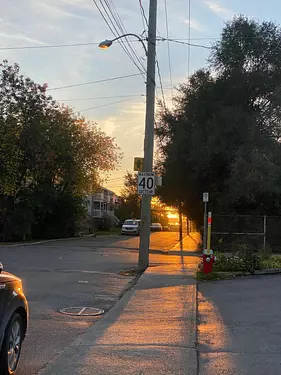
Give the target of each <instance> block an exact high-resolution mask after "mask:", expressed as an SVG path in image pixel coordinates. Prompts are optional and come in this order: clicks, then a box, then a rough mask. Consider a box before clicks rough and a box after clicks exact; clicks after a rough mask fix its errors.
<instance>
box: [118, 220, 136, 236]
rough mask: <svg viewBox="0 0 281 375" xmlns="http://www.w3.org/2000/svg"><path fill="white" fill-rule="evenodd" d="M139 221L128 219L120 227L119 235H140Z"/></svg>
mask: <svg viewBox="0 0 281 375" xmlns="http://www.w3.org/2000/svg"><path fill="white" fill-rule="evenodd" d="M140 223H141V221H140V220H134V219H128V220H125V222H124V224H123V225H122V229H121V234H134V235H137V236H138V235H139V234H140Z"/></svg>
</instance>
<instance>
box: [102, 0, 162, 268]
mask: <svg viewBox="0 0 281 375" xmlns="http://www.w3.org/2000/svg"><path fill="white" fill-rule="evenodd" d="M156 21H157V0H150V3H149V25H148V38H147V42H148V48H147V47H146V45H145V44H144V41H143V39H142V38H141V37H140V36H139V35H137V34H131V33H130V34H124V35H121V36H118V37H117V38H115V39H112V40H105V41H103V42H101V43H100V44H99V47H100V48H102V49H107V48H109V47H110V46H111V45H112V43H113V42H114V41H116V40H118V39H121V38H125V37H127V36H134V37H136V38H137V39H138V40H139V41H140V42H141V43H142V46H143V48H144V50H145V54H146V56H147V73H146V74H147V76H146V114H145V137H144V161H143V172H152V170H153V146H154V119H155V114H154V112H155V63H156ZM150 209H151V197H150V196H149V195H143V196H142V200H141V228H140V246H139V260H138V269H139V270H140V271H144V270H145V269H146V268H147V267H148V266H149V243H150V220H151V212H150Z"/></svg>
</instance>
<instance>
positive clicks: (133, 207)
mask: <svg viewBox="0 0 281 375" xmlns="http://www.w3.org/2000/svg"><path fill="white" fill-rule="evenodd" d="M137 179H138V177H137V174H136V173H129V172H127V173H126V175H125V177H124V187H123V189H122V191H121V198H122V204H121V206H120V208H119V209H118V210H116V212H115V215H116V216H117V217H118V219H119V220H120V221H121V222H122V223H123V222H124V220H126V219H128V218H139V217H140V202H141V198H140V195H139V194H138V192H137Z"/></svg>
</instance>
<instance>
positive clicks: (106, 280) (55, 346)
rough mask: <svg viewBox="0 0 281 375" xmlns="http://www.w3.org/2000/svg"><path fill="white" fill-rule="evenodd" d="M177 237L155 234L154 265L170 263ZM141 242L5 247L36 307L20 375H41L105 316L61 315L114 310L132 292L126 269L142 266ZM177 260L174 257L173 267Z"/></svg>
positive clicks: (4, 258) (114, 239)
mask: <svg viewBox="0 0 281 375" xmlns="http://www.w3.org/2000/svg"><path fill="white" fill-rule="evenodd" d="M177 240H178V234H177V233H154V234H152V235H151V249H152V250H155V251H154V252H153V251H152V254H151V256H150V259H151V264H159V263H165V262H167V256H165V255H160V254H157V250H169V249H171V248H172V247H173V246H174V245H175V244H176V243H177ZM138 241H139V238H138V237H120V236H111V237H98V238H97V239H93V238H87V239H86V238H85V239H76V240H66V241H59V242H50V243H44V244H40V245H32V246H30V245H29V246H23V247H4V246H0V260H1V262H2V263H3V264H4V268H5V270H7V271H9V272H12V273H15V274H17V275H18V276H19V277H21V278H22V280H23V284H24V289H25V292H26V295H27V298H28V301H29V306H30V326H29V331H28V337H27V338H26V341H25V343H24V347H23V351H22V356H21V361H20V366H19V370H18V373H17V374H18V375H35V374H37V373H38V371H39V370H40V369H41V368H43V367H44V366H45V365H46V363H48V362H49V361H50V359H51V358H53V357H54V356H56V355H57V354H58V353H59V352H60V351H61V350H62V349H64V348H65V347H66V346H68V345H69V344H70V343H71V341H72V340H74V339H75V338H76V337H77V336H78V335H79V334H81V333H82V332H83V331H84V330H85V329H87V328H88V327H89V326H90V325H92V324H93V323H94V322H95V321H97V320H98V319H100V317H70V316H67V315H62V314H61V313H60V312H59V311H60V309H63V308H65V307H71V306H75V307H76V306H81V307H86V306H91V307H98V308H101V309H103V310H105V311H108V310H109V309H111V307H113V305H114V304H115V303H116V302H117V300H118V299H119V298H120V295H121V294H122V293H123V292H124V290H125V289H126V288H128V286H129V283H130V281H131V280H132V278H131V277H124V276H120V275H119V272H120V271H121V270H126V269H130V268H132V267H134V266H136V265H137V255H138V254H137V249H138ZM173 259H174V261H175V262H177V261H178V260H176V257H173V256H169V262H173Z"/></svg>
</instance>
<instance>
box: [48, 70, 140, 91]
mask: <svg viewBox="0 0 281 375" xmlns="http://www.w3.org/2000/svg"><path fill="white" fill-rule="evenodd" d="M140 75H141V74H140V73H135V74H128V75H125V76H119V77H112V78H105V79H99V80H97V81H90V82H83V83H76V84H73V85H66V86H59V87H53V88H47V91H55V90H61V89H68V88H71V87H79V86H86V85H93V84H96V83H101V82H109V81H116V80H118V79H124V78H129V77H136V76H140Z"/></svg>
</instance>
